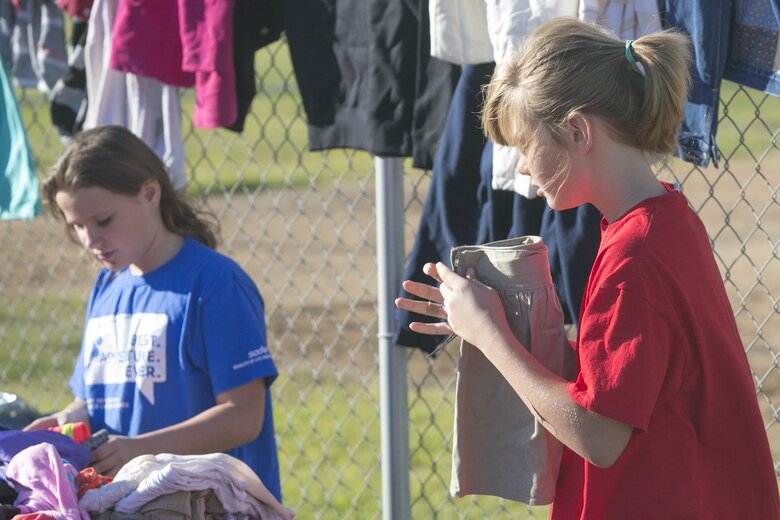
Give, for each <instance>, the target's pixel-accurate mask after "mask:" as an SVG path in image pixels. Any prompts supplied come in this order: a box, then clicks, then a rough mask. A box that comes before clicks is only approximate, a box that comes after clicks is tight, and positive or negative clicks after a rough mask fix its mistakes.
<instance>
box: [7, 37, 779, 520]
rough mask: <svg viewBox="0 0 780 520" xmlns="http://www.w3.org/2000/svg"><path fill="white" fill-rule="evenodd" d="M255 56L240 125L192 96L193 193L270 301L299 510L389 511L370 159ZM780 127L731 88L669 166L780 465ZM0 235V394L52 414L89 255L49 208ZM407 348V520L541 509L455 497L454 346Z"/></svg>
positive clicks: (410, 204)
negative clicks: (701, 142)
mask: <svg viewBox="0 0 780 520" xmlns="http://www.w3.org/2000/svg"><path fill="white" fill-rule="evenodd" d="M257 62H258V66H257V70H258V71H259V72H258V77H257V82H258V94H257V97H256V98H255V100H254V102H253V108H252V112H251V114H250V116H249V118H248V119H247V122H246V126H245V129H244V131H243V133H241V134H236V133H232V132H230V131H227V130H215V131H213V130H208V131H206V130H199V129H194V128H191V125H190V123H189V121H191V116H192V112H191V107H192V101H193V100H192V98H193V95H192V92H191V91H184V92H182V104H183V107H184V113H183V115H182V116H183V120H184V122H185V123H184V124H185V132H184V133H185V148H186V151H187V166H188V173H189V175H190V183H189V187H188V191H189V193H190V194H191V195H192V196H193V197H196V198H197V199H198V200H199V201H201V202H202V203H203V204H205V205H206V206H208V207H209V208H210V209H211V210H213V211H214V213H215V214H216V215H217V216H218V217H219V220H220V223H221V227H222V236H223V242H222V244H221V247H220V249H221V250H222V251H223V252H225V253H227V254H228V255H230V256H232V257H233V258H235V259H236V260H237V261H238V262H239V263H240V264H241V265H242V266H243V267H244V268H245V269H246V270H247V271H248V272H249V274H250V275H251V276H252V277H253V279H254V280H255V282H256V283H257V285H258V286H259V288H260V291H261V293H262V294H263V297H264V300H265V304H266V319H267V322H268V332H269V345H270V347H271V349H272V351H273V353H274V356H275V359H276V362H277V365H278V367H279V369H280V372H281V375H280V377H279V378H278V380H277V381H276V382H275V383H274V385H273V388H272V390H273V397H274V399H275V414H276V417H275V420H276V428H277V436H278V440H279V447H280V458H281V461H280V462H281V472H282V486H283V494H284V501H285V503H286V504H287V505H288V506H290V507H292V508H293V509H295V510H296V511H297V512H298V518H302V519H305V518H333V519H346V518H355V519H368V518H380V517H381V516H382V507H381V500H382V497H381V494H382V486H381V469H380V460H379V454H380V434H379V431H380V417H379V412H378V410H379V389H378V379H379V368H378V362H379V361H378V359H379V358H378V353H377V338H376V334H377V312H376V300H377V295H376V292H377V290H376V285H377V280H376V270H377V258H376V256H377V255H376V252H377V247H376V243H375V238H376V229H375V222H376V214H375V209H374V208H375V205H374V201H375V193H374V191H375V187H374V178H373V167H374V166H373V161H372V158H371V157H370V156H368V155H367V154H365V153H362V152H356V151H350V150H333V151H330V152H324V153H319V152H318V153H312V152H308V151H306V146H307V143H306V124H305V116H304V114H303V109H302V107H301V104H300V100H299V96H298V91H297V86H296V83H295V79H294V76H293V74H292V69H291V66H290V61H289V56H288V51H287V47H286V45H285V43H284V42H279V43H277V44H274V45H270V46H268V47H266V48H264V49H262V50H261V51H260V52H259V53H258V56H257ZM17 97H18V101H19V105H20V107H21V109H22V114H23V117H24V120H25V124H26V128H27V131H28V137H29V140H30V145H31V148H32V150H33V153H34V155H35V157H36V161H37V165H38V168H39V173H40V175H41V176H43V175H44V174H45V172H46V169H47V167H48V166H49V165H50V164H51V163H52V162H53V160H54V159H55V158H56V157H57V155H58V154H59V152H60V151H61V149H62V146H61V144H60V142H59V138H58V136H57V134H56V132H55V131H54V129H53V128H52V125H51V123H50V119H49V106H48V100H47V98H46V96H44V95H43V94H41V93H39V92H37V91H35V90H31V89H24V90H21V89H20V90H17ZM778 131H780V103H779V102H778V99H776V98H773V97H771V96H767V95H764V94H762V93H759V92H756V91H751V90H747V89H744V88H741V87H738V86H735V85H728V84H724V90H723V95H722V104H721V120H720V130H719V145H720V147H721V150H722V154H723V156H722V159H721V162H720V164H719V165H718V167H717V168H715V167H709V168H706V169H701V168H696V167H693V166H691V165H689V164H687V163H682V162H679V161H677V160H670V161H669V162H667V163H666V164H665V165H664V166H663V167H662V168H661V169H660V171H659V175H660V176H661V177H665V178H668V179H672V178H674V179H677V180H679V181H680V182H681V184H682V189H683V190H684V192H685V193H686V195H687V196H688V198H689V199H690V201H691V204H692V205H693V206H694V208H695V209H696V210H697V211H698V212H699V214H700V215H701V216H702V218H703V219H704V222H705V224H706V226H707V229H708V231H709V234H710V237H711V240H712V244H713V247H714V250H715V254H716V256H717V260H718V263H719V265H720V268H721V271H722V273H723V277H724V280H725V281H726V285H727V288H728V293H729V296H730V298H731V303H732V306H733V309H734V313H735V315H736V317H737V320H738V324H739V328H740V332H741V334H742V338H743V341H744V345H745V348H746V350H747V353H748V357H749V359H750V364H751V367H752V369H753V373H754V378H755V383H756V387H757V392H758V400H759V402H760V405H761V409H762V412H763V414H764V419H765V424H766V426H767V431H768V434H769V437H770V442H771V446H772V451H773V455H774V460H775V461H777V462H778V463H780V424H778V423H779V422H780V418H778V412H779V408H778V407H780V370H778V355H780V312H779V311H778V298H780V259H779V258H778V240H780V204H778V188H779V186H780V183H779V181H778V178H779V177H780V174H779V173H778V172H779V171H780V148H779V147H778V142H777V136H778ZM407 164H408V163H407ZM429 182H430V173H429V172H425V171H418V170H414V169H412V168H410V167H408V166H407V167H406V168H405V173H404V192H405V222H404V231H405V242H406V244H405V245H406V250H407V251H408V250H410V249H411V245H412V243H413V240H414V233H415V232H416V230H417V226H418V223H419V218H420V214H421V209H422V205H423V201H424V200H425V197H426V193H427V188H428V185H429ZM0 240H1V241H2V244H3V246H2V250H3V254H2V260H3V266H2V268H0V294H2V295H3V298H2V301H0V345H2V347H0V380H1V381H2V388H0V390H1V391H6V392H13V393H17V394H19V395H20V396H21V397H22V398H24V399H25V400H26V401H27V402H29V403H30V404H32V405H33V406H34V407H35V408H36V409H38V410H39V411H41V412H48V411H50V410H53V409H57V408H58V407H61V406H63V405H64V404H66V403H67V402H68V401H69V399H70V396H69V391H68V388H67V380H68V377H69V375H70V371H71V368H72V364H73V361H74V360H75V357H76V354H77V352H78V349H79V342H80V337H81V330H82V325H83V311H84V307H85V304H86V299H87V295H88V292H89V288H90V286H91V282H92V279H93V277H94V274H95V270H96V266H95V265H93V264H91V263H90V261H89V260H88V259H87V258H86V256H85V255H83V254H82V253H81V252H80V248H78V247H77V246H75V245H73V244H71V243H69V242H67V241H66V240H65V236H64V233H63V232H62V229H61V227H60V224H59V223H58V222H55V221H54V220H53V219H52V218H51V216H49V215H48V214H47V213H46V208H44V214H43V215H41V216H40V217H37V218H36V219H34V220H33V221H30V222H3V223H2V224H0ZM405 352H406V354H407V356H408V364H407V367H408V409H409V435H410V437H409V446H410V504H411V516H412V518H446V519H449V518H480V519H482V518H546V516H547V509H546V508H532V507H528V506H525V505H523V504H517V503H514V502H508V501H504V500H499V499H496V498H493V497H468V498H462V499H453V498H452V497H450V496H449V495H448V492H447V489H448V486H449V479H450V446H451V440H452V418H453V404H454V390H455V367H456V362H457V359H456V355H455V354H453V352H444V353H442V354H441V355H439V356H437V357H436V358H435V359H433V360H429V359H426V358H425V357H424V355H423V354H422V352H420V351H417V350H414V349H410V350H408V351H405ZM724 420H728V418H727V417H725V418H724ZM777 467H778V466H777V465H776V468H777Z"/></svg>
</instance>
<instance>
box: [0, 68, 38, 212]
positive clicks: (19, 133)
mask: <svg viewBox="0 0 780 520" xmlns="http://www.w3.org/2000/svg"><path fill="white" fill-rule="evenodd" d="M0 89H1V90H2V95H1V96H0V103H1V105H0V167H1V168H2V173H0V220H17V219H26V220H28V219H31V218H33V217H35V216H36V215H38V214H40V212H41V199H40V193H39V191H38V177H37V175H36V172H35V162H34V160H33V156H32V153H31V152H30V147H29V145H28V144H27V133H26V131H25V129H24V123H23V122H22V116H21V115H20V114H19V106H18V105H17V103H16V96H15V95H14V90H13V87H12V86H11V82H10V81H9V79H8V74H7V73H6V70H5V67H4V66H3V65H2V64H0Z"/></svg>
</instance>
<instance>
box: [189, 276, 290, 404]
mask: <svg viewBox="0 0 780 520" xmlns="http://www.w3.org/2000/svg"><path fill="white" fill-rule="evenodd" d="M225 278H226V280H225V281H224V283H223V284H220V285H219V286H218V287H216V288H215V289H214V290H212V291H209V293H208V294H205V295H203V297H202V299H201V302H200V313H199V314H200V319H199V320H198V322H199V324H200V327H201V329H202V330H201V334H199V337H200V338H201V339H202V341H200V342H199V343H200V348H202V349H203V350H204V352H203V354H204V356H203V357H205V359H206V362H207V364H208V372H209V377H210V378H211V384H212V387H213V391H214V395H215V396H216V395H217V394H220V393H222V392H225V391H227V390H230V389H232V388H235V387H238V386H241V385H244V384H247V383H249V382H251V381H253V380H255V379H258V378H268V384H270V383H271V382H272V381H273V380H274V379H275V378H276V376H277V375H278V371H277V369H276V365H275V364H274V361H273V359H272V357H271V353H270V350H269V349H268V343H267V340H266V327H265V317H264V308H263V300H262V297H261V296H260V293H259V292H258V290H257V288H256V287H255V285H254V283H253V282H252V281H251V280H250V279H249V278H248V276H245V275H243V276H242V275H241V273H231V274H230V275H229V276H225Z"/></svg>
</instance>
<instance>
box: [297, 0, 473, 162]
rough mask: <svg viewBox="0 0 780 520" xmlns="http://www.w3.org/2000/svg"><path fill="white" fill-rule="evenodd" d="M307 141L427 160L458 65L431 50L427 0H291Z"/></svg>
mask: <svg viewBox="0 0 780 520" xmlns="http://www.w3.org/2000/svg"><path fill="white" fill-rule="evenodd" d="M284 8H285V13H286V16H285V28H284V29H285V34H286V36H287V41H288V44H289V48H290V55H291V57H292V63H293V68H294V72H295V76H296V79H297V81H298V87H299V89H300V91H301V99H302V101H303V106H304V109H305V111H306V117H307V120H308V130H309V148H310V149H311V150H326V149H331V148H355V149H359V150H364V151H367V152H370V153H372V154H374V155H377V156H382V157H412V162H413V166H415V167H417V168H426V169H428V168H430V167H431V165H432V162H433V154H434V150H435V148H436V145H437V143H438V142H439V138H440V136H441V131H442V127H443V124H444V118H445V117H446V114H447V108H448V106H449V100H450V99H451V97H452V92H453V90H454V88H455V84H456V83H457V80H458V77H459V74H460V70H459V67H457V66H455V65H452V64H450V63H445V62H443V61H441V60H438V59H435V58H432V57H431V56H430V42H429V34H428V0H409V1H405V2H397V1H391V0H342V1H335V0H328V1H323V0H287V1H286V2H284Z"/></svg>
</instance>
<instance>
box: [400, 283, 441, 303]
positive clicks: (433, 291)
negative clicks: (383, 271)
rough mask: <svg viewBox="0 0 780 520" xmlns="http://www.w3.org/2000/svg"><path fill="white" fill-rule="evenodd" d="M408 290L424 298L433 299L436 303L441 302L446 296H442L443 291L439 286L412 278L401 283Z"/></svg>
mask: <svg viewBox="0 0 780 520" xmlns="http://www.w3.org/2000/svg"><path fill="white" fill-rule="evenodd" d="M401 286H402V287H403V288H404V290H405V291H406V292H408V293H409V294H412V295H414V296H417V297H418V298H422V299H424V300H431V301H432V302H435V303H441V302H443V301H444V298H442V296H441V292H440V291H439V288H438V287H434V286H432V285H428V284H427V283H420V282H413V281H412V280H406V281H405V282H403V283H402V284H401Z"/></svg>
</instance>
